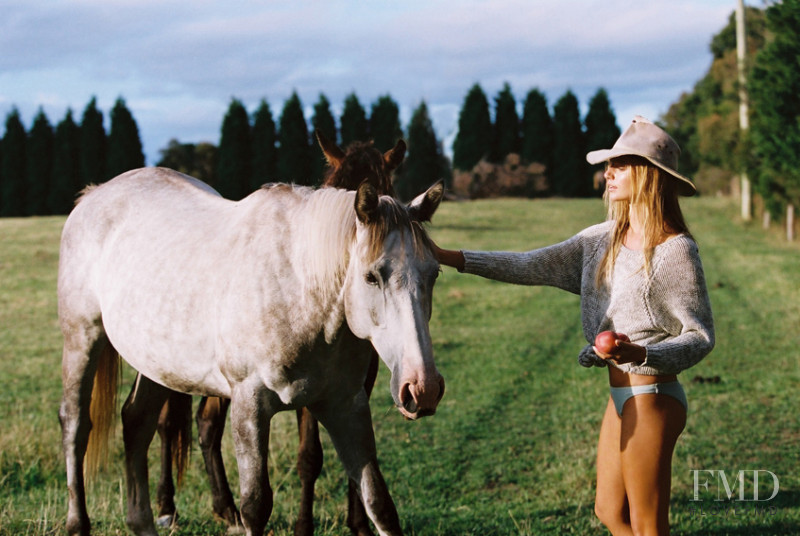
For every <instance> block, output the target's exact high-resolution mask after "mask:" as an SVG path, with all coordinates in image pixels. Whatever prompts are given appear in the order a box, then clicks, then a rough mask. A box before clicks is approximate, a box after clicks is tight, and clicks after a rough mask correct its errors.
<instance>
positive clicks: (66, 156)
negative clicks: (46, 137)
mask: <svg viewBox="0 0 800 536" xmlns="http://www.w3.org/2000/svg"><path fill="white" fill-rule="evenodd" d="M54 146H55V147H54V156H53V187H52V188H51V189H50V194H49V198H48V206H49V207H50V210H51V211H52V212H53V214H69V212H70V211H71V210H72V207H73V205H74V203H75V199H76V197H77V194H78V192H79V191H80V189H81V179H80V155H81V151H80V128H79V127H78V125H76V124H75V121H74V120H73V119H72V110H67V113H66V115H65V116H64V119H62V120H61V122H60V123H58V125H57V126H56V134H55V142H54Z"/></svg>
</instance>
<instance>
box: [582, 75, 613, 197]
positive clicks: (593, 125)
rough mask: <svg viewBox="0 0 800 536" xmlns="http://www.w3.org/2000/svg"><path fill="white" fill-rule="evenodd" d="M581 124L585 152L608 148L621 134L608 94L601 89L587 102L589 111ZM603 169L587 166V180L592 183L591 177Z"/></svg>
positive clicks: (599, 166)
mask: <svg viewBox="0 0 800 536" xmlns="http://www.w3.org/2000/svg"><path fill="white" fill-rule="evenodd" d="M583 122H584V126H585V127H586V151H587V152H588V151H594V150H596V149H608V148H610V147H611V146H612V145H614V142H616V141H617V138H619V135H620V134H621V131H620V129H619V127H618V126H617V118H616V116H615V115H614V111H613V110H612V109H611V101H610V100H609V99H608V93H607V92H606V90H605V89H603V88H600V89H598V90H597V93H595V94H594V96H593V97H592V98H591V100H590V101H589V111H588V112H587V113H586V117H585V118H584V121H583ZM603 167H604V166H603V165H597V166H588V165H587V166H586V168H587V170H588V173H589V175H588V177H587V179H588V180H589V181H592V179H593V175H594V174H595V173H596V172H598V171H600V170H602V169H603ZM592 184H594V183H592Z"/></svg>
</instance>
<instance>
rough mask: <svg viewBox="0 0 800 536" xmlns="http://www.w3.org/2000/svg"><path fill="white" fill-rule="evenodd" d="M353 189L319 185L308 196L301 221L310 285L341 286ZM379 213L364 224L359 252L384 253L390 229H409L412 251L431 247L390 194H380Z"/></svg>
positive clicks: (371, 257) (352, 229)
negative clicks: (412, 238)
mask: <svg viewBox="0 0 800 536" xmlns="http://www.w3.org/2000/svg"><path fill="white" fill-rule="evenodd" d="M355 195H356V194H355V192H353V191H346V190H341V189H338V188H320V189H319V190H314V191H313V192H312V193H311V194H310V195H309V197H308V201H307V203H306V204H305V207H304V214H303V217H302V222H301V224H300V225H301V229H302V230H301V233H300V236H299V237H298V238H299V240H302V241H303V245H304V249H305V251H306V252H307V255H306V256H305V257H306V258H305V259H304V262H303V263H302V269H303V270H304V272H305V274H304V275H305V276H306V277H304V278H303V279H304V280H305V281H307V282H309V283H310V284H311V285H313V287H315V288H317V289H319V290H324V289H329V290H334V289H339V288H340V287H341V284H342V281H343V279H344V275H345V273H346V271H347V265H348V263H349V261H350V257H349V253H350V250H351V246H352V243H353V241H354V240H355V233H356V213H355V208H354V203H355ZM378 210H379V211H380V215H379V217H378V218H376V220H375V221H374V222H373V223H370V225H369V226H368V227H367V232H368V233H369V234H368V239H367V240H366V244H365V247H366V250H365V251H362V252H361V253H362V254H363V255H364V256H365V258H366V261H367V262H373V261H375V260H377V259H378V257H380V255H381V254H382V252H383V247H384V242H385V240H386V237H387V236H388V234H389V233H390V232H392V231H393V230H395V229H400V230H401V232H405V231H406V230H409V231H410V232H411V233H412V234H413V237H414V251H415V254H416V255H421V254H422V252H423V251H425V250H426V249H427V250H429V249H430V248H431V240H430V238H429V237H428V234H427V232H426V231H425V229H424V228H423V227H422V225H421V224H420V223H419V222H417V221H412V219H411V217H410V216H409V214H408V211H407V210H406V209H405V207H404V206H403V205H402V204H401V203H400V202H399V201H397V200H395V199H394V198H392V197H390V196H381V198H380V203H379V206H378Z"/></svg>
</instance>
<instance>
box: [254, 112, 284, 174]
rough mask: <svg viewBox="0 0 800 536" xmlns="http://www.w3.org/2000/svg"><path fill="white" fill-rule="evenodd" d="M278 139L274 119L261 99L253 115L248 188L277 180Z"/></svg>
mask: <svg viewBox="0 0 800 536" xmlns="http://www.w3.org/2000/svg"><path fill="white" fill-rule="evenodd" d="M277 141H278V136H277V133H276V132H275V120H274V119H273V118H272V110H271V109H270V107H269V104H268V103H267V101H266V100H262V101H261V103H260V104H259V106H258V109H257V110H256V113H255V115H254V117H253V166H252V169H251V176H252V180H251V181H250V189H251V190H256V189H257V188H259V187H261V185H262V184H265V183H267V182H272V181H275V180H277V178H276V177H277V174H278V148H277V147H276V146H275V144H276V142H277Z"/></svg>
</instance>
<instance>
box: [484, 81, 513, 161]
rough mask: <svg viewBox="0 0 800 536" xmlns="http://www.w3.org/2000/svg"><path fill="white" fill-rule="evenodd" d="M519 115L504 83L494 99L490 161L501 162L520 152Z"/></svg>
mask: <svg viewBox="0 0 800 536" xmlns="http://www.w3.org/2000/svg"><path fill="white" fill-rule="evenodd" d="M519 130H520V126H519V115H518V114H517V102H516V100H514V94H513V93H512V92H511V86H510V85H509V84H508V83H507V82H506V83H505V84H503V89H502V90H500V92H499V93H498V94H497V97H495V99H494V130H493V135H492V149H491V154H490V160H491V161H492V162H496V163H499V162H502V161H503V160H505V158H506V156H508V155H509V154H511V153H516V154H519V152H520V135H519Z"/></svg>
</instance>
